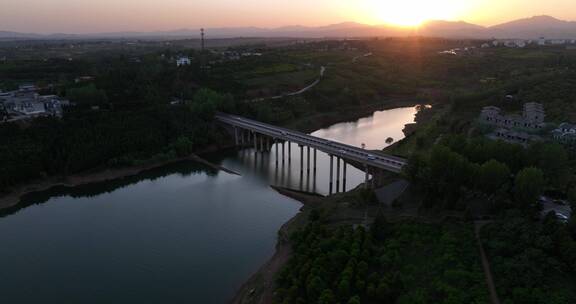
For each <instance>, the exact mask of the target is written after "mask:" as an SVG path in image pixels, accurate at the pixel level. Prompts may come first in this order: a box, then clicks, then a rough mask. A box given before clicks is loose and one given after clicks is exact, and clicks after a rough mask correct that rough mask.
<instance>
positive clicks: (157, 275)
mask: <svg viewBox="0 0 576 304" xmlns="http://www.w3.org/2000/svg"><path fill="white" fill-rule="evenodd" d="M415 113H416V110H415V109H414V108H401V109H394V110H388V111H382V112H376V113H375V114H374V115H373V116H371V117H368V118H363V119H360V120H358V121H356V122H351V123H342V124H336V125H334V126H332V127H330V128H327V129H322V130H319V131H317V132H315V133H314V135H318V136H322V137H326V138H330V139H334V140H338V141H341V142H345V143H349V144H352V145H358V146H359V145H361V144H362V143H365V144H366V146H367V148H370V149H372V148H374V149H376V148H383V147H385V146H386V145H387V144H386V143H385V141H386V138H388V137H393V138H394V139H395V140H399V139H401V138H402V137H403V135H402V132H401V130H402V128H403V126H404V124H406V123H410V122H413V119H414V114H415ZM292 153H293V157H292V163H291V164H290V165H288V164H285V165H284V167H283V168H281V167H279V168H278V170H277V169H276V166H275V163H276V162H275V157H276V155H275V149H274V148H273V149H272V152H271V153H265V154H255V153H254V151H253V150H251V149H246V150H242V151H227V152H222V153H217V154H215V155H210V156H208V158H210V159H211V160H213V161H216V162H219V163H221V164H222V165H224V166H226V167H229V168H230V169H233V170H235V171H237V172H240V173H242V176H237V175H232V174H228V173H225V172H215V171H213V170H212V169H210V168H207V167H205V166H203V165H201V164H197V163H194V162H183V163H178V164H173V165H169V166H166V167H163V168H159V169H155V170H150V171H148V172H146V173H143V174H141V175H139V176H135V177H130V178H125V179H120V180H116V181H113V182H107V183H99V184H93V185H87V186H81V187H76V188H71V189H66V188H62V189H53V190H51V191H47V192H43V193H37V194H34V195H30V196H28V197H26V198H25V200H24V202H23V203H24V204H22V208H19V209H18V210H9V211H8V212H4V216H3V217H1V218H0V299H2V303H56V302H60V303H207V304H209V303H225V302H226V301H227V300H229V299H230V298H231V297H232V296H233V295H234V292H235V291H236V290H237V288H238V287H239V286H240V285H241V284H242V283H243V282H244V281H245V280H246V279H247V278H248V277H249V276H250V275H251V274H252V273H254V272H255V271H256V270H257V269H258V268H259V267H260V266H261V265H262V264H263V263H264V262H265V261H266V260H267V259H268V258H269V257H270V256H271V255H272V254H273V251H274V246H275V243H276V235H277V231H278V229H279V228H280V227H281V226H282V225H283V224H284V223H285V222H286V221H288V220H289V219H290V218H292V217H293V216H294V215H295V214H296V213H297V212H298V210H299V208H300V207H301V205H300V203H298V202H296V201H294V200H292V199H289V198H286V197H284V196H282V195H279V194H278V193H276V192H275V191H273V190H272V189H271V188H270V187H269V184H278V185H286V186H289V187H292V188H295V189H303V190H309V191H315V192H318V193H327V192H328V191H329V189H328V184H329V183H328V164H329V160H328V157H327V156H326V155H324V154H322V153H318V173H317V176H316V178H314V177H307V176H303V177H301V175H300V167H299V164H300V160H299V151H298V149H296V147H293V149H292ZM347 177H348V178H347V182H348V184H347V186H348V188H349V189H351V188H352V187H355V186H357V185H358V184H360V183H361V182H362V181H363V178H364V173H363V172H361V171H358V170H356V169H354V168H352V167H350V166H348V170H347ZM24 206H26V207H24Z"/></svg>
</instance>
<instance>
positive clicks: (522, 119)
mask: <svg viewBox="0 0 576 304" xmlns="http://www.w3.org/2000/svg"><path fill="white" fill-rule="evenodd" d="M545 118H546V114H545V112H544V108H543V106H542V105H541V104H539V103H535V102H530V103H526V104H524V109H523V112H522V115H518V114H508V115H506V114H503V113H502V110H501V109H500V108H499V107H495V106H488V107H484V108H483V109H482V112H481V113H480V121H481V122H482V123H485V124H488V125H493V126H497V127H504V128H519V129H529V130H538V129H542V128H543V127H544V126H545V123H544V120H545Z"/></svg>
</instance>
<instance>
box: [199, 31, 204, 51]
mask: <svg viewBox="0 0 576 304" xmlns="http://www.w3.org/2000/svg"><path fill="white" fill-rule="evenodd" d="M200 36H201V39H202V41H201V43H202V47H201V50H202V53H204V46H205V44H204V29H203V28H201V29H200Z"/></svg>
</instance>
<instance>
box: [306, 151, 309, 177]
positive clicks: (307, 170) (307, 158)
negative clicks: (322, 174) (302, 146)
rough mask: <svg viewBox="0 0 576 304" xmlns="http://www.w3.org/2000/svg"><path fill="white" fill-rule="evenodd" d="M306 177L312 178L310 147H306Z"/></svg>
mask: <svg viewBox="0 0 576 304" xmlns="http://www.w3.org/2000/svg"><path fill="white" fill-rule="evenodd" d="M306 176H308V178H310V146H307V147H306Z"/></svg>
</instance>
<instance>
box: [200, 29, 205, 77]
mask: <svg viewBox="0 0 576 304" xmlns="http://www.w3.org/2000/svg"><path fill="white" fill-rule="evenodd" d="M205 47H206V43H205V40H204V28H201V29H200V70H202V71H204V70H205V67H206V62H205V56H206V54H205Z"/></svg>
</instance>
